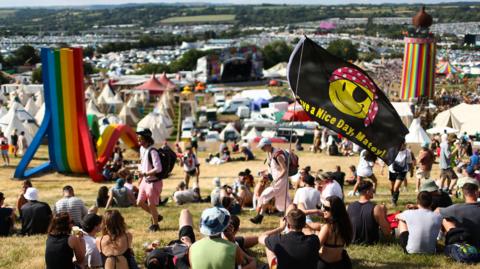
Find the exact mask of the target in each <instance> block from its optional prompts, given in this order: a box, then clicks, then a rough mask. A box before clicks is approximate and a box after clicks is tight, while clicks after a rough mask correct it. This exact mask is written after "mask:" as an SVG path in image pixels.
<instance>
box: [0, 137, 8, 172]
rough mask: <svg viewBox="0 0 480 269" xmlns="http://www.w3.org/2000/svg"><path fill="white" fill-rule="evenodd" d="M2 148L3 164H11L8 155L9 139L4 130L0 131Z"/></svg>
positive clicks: (0, 145) (0, 148)
mask: <svg viewBox="0 0 480 269" xmlns="http://www.w3.org/2000/svg"><path fill="white" fill-rule="evenodd" d="M0 150H1V152H2V159H3V166H9V165H10V158H9V157H8V139H7V138H6V137H5V135H4V133H3V132H0Z"/></svg>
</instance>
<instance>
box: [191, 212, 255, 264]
mask: <svg viewBox="0 0 480 269" xmlns="http://www.w3.org/2000/svg"><path fill="white" fill-rule="evenodd" d="M229 224H230V214H229V213H228V211H227V210H226V209H224V208H219V207H212V208H207V209H205V210H204V211H203V212H202V216H201V219H200V232H201V233H202V234H203V235H205V236H206V237H204V238H203V239H201V240H199V241H196V242H195V243H193V245H192V246H191V247H190V251H189V253H188V255H189V260H190V265H191V268H192V269H205V268H209V269H224V268H238V267H240V268H242V269H253V268H256V262H255V260H254V259H248V257H246V256H244V255H243V254H242V250H241V249H240V247H239V246H237V245H235V244H234V243H232V242H230V241H228V240H225V239H223V238H222V232H223V231H225V229H227V227H228V225H229Z"/></svg>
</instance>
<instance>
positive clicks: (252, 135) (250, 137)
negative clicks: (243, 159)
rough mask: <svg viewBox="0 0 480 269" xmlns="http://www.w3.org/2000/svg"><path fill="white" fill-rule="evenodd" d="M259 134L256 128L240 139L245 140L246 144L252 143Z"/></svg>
mask: <svg viewBox="0 0 480 269" xmlns="http://www.w3.org/2000/svg"><path fill="white" fill-rule="evenodd" d="M260 135H261V133H260V132H259V131H257V129H256V128H252V129H251V130H250V131H249V132H248V133H247V135H245V136H244V137H242V140H247V141H248V142H252V141H253V140H254V139H255V138H257V137H259V136H260Z"/></svg>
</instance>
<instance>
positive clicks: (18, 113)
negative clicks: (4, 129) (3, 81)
mask: <svg viewBox="0 0 480 269" xmlns="http://www.w3.org/2000/svg"><path fill="white" fill-rule="evenodd" d="M14 116H15V117H16V118H18V120H20V121H21V122H24V121H31V122H35V118H34V117H33V116H32V115H31V114H30V113H28V112H27V111H26V110H25V108H24V107H23V106H22V105H21V104H20V103H18V102H15V103H13V105H12V106H11V107H10V109H9V110H8V112H7V114H6V115H5V116H3V117H2V118H0V125H3V126H6V125H8V124H10V122H11V121H12V119H13V118H14Z"/></svg>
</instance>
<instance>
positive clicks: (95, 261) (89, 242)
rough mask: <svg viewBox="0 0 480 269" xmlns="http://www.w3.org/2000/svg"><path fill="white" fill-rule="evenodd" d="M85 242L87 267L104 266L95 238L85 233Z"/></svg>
mask: <svg viewBox="0 0 480 269" xmlns="http://www.w3.org/2000/svg"><path fill="white" fill-rule="evenodd" d="M83 240H85V265H87V266H88V267H89V268H93V267H100V266H103V263H102V256H100V251H98V249H97V245H96V244H95V237H91V236H90V235H88V234H87V233H85V232H83Z"/></svg>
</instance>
